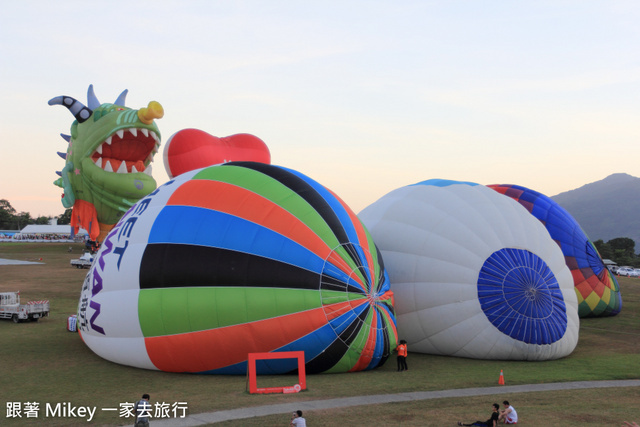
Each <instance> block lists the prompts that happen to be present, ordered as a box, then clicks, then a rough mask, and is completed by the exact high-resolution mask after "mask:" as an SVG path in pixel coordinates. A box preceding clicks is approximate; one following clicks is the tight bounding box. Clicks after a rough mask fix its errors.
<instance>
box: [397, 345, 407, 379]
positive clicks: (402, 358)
mask: <svg viewBox="0 0 640 427" xmlns="http://www.w3.org/2000/svg"><path fill="white" fill-rule="evenodd" d="M396 351H397V352H398V372H402V371H408V370H409V368H408V367H407V342H406V341H405V340H400V344H399V345H398V346H397V347H396Z"/></svg>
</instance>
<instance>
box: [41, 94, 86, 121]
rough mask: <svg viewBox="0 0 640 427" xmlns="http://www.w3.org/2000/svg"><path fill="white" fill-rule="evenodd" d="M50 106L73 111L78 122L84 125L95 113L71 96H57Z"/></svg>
mask: <svg viewBox="0 0 640 427" xmlns="http://www.w3.org/2000/svg"><path fill="white" fill-rule="evenodd" d="M49 105H63V106H65V107H67V108H68V109H69V111H71V114H73V115H74V116H75V118H76V120H77V121H78V123H82V122H84V121H85V120H87V119H88V118H89V117H91V114H93V111H92V110H91V109H89V108H87V107H85V106H84V104H83V103H82V102H80V101H78V100H76V99H75V98H72V97H70V96H56V97H55V98H52V99H50V100H49Z"/></svg>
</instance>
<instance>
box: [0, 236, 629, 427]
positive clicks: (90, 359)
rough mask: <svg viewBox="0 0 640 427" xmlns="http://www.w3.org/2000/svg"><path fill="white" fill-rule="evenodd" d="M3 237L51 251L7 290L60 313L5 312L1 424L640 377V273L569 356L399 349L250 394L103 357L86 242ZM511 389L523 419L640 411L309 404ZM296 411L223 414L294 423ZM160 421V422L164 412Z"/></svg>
mask: <svg viewBox="0 0 640 427" xmlns="http://www.w3.org/2000/svg"><path fill="white" fill-rule="evenodd" d="M68 247H69V245H68V244H55V243H49V244H34V243H31V244H29V243H24V244H22V243H0V258H9V259H16V260H31V261H35V260H39V259H40V258H42V262H43V263H44V265H15V266H13V265H8V266H0V292H5V291H18V290H19V291H20V292H21V297H22V299H23V302H25V301H27V300H40V299H48V300H50V303H51V315H50V316H49V317H48V318H45V319H42V320H41V321H39V322H29V323H20V324H13V323H12V322H10V321H6V320H4V321H0V340H1V341H0V343H1V345H0V369H1V372H2V373H1V374H0V401H1V402H2V405H3V408H5V409H3V410H2V412H0V425H9V426H12V425H36V424H37V425H43V424H45V425H130V424H132V422H131V419H127V418H122V417H120V416H119V414H118V412H112V411H102V410H101V408H119V407H120V404H122V403H125V402H133V401H135V400H136V399H137V398H139V396H140V395H141V394H142V393H143V392H147V393H150V394H151V397H152V399H151V400H152V402H165V403H168V404H173V403H177V402H186V403H187V405H186V406H187V407H188V413H190V414H197V413H200V412H210V411H216V410H222V409H232V408H241V407H249V406H260V405H267V404H276V403H291V410H295V409H296V402H300V401H306V400H317V399H330V398H339V397H347V396H358V395H368V394H384V393H400V392H410V391H428V390H442V389H455V388H468V387H493V386H497V385H498V376H499V373H500V370H503V372H504V375H505V381H506V383H507V385H518V384H531V383H547V382H564V381H588V380H615V379H639V378H640V279H636V278H621V279H620V285H621V288H622V296H623V310H622V312H621V313H620V314H619V315H618V316H615V317H611V318H602V319H582V320H581V326H580V340H579V343H578V346H577V348H576V350H575V351H574V352H573V353H572V354H571V355H570V356H569V357H566V358H564V359H561V360H556V361H546V362H513V361H484V360H469V359H459V358H451V357H438V356H429V355H420V354H414V353H409V358H408V363H409V368H410V371H408V372H407V373H397V372H396V371H395V360H390V361H389V362H388V363H387V364H386V365H385V366H383V367H382V368H379V369H377V370H374V371H369V372H361V373H352V374H333V375H314V376H309V377H308V378H307V385H308V391H305V392H303V393H299V394H293V395H265V396H256V395H249V394H248V393H246V392H245V385H246V384H245V378H244V377H243V376H242V377H238V376H204V375H188V374H169V373H163V372H155V371H146V370H141V369H134V368H130V367H126V366H120V365H117V364H113V363H111V362H108V361H106V360H104V359H101V358H100V357H98V356H96V355H95V354H93V353H92V352H91V350H89V349H88V348H87V347H86V346H85V345H84V344H83V343H82V341H81V340H80V339H79V337H78V335H77V334H75V333H72V332H68V331H67V330H66V320H67V317H68V316H69V315H71V314H74V313H75V312H76V308H77V299H78V296H79V294H80V288H81V286H82V281H83V279H84V276H85V274H86V273H87V271H88V270H78V269H75V268H72V267H70V265H69V261H70V260H71V259H73V258H77V257H78V256H79V255H80V254H81V249H82V246H81V245H73V247H74V252H73V253H68V252H67V249H68ZM295 381H296V377H282V376H280V377H260V379H259V384H260V386H270V385H291V384H293V383H295ZM504 399H508V400H510V401H511V403H512V404H513V405H514V407H516V408H517V409H518V413H519V414H520V417H521V422H519V423H518V424H519V425H527V426H545V425H557V426H585V425H594V426H595V425H600V426H602V425H611V426H619V425H621V424H622V421H624V420H636V421H638V422H640V388H638V387H626V388H608V389H594V390H570V391H558V392H544V393H543V392H539V393H519V394H514V395H511V396H502V395H497V396H482V397H465V398H455V399H438V400H430V401H418V402H410V403H394V404H384V405H368V406H360V407H350V408H343V409H335V410H325V411H312V412H309V413H305V418H307V422H308V425H310V426H333V425H362V426H370V425H371V426H375V425H394V426H397V425H407V426H414V425H415V426H432V425H433V426H435V425H439V426H440V425H455V424H456V422H457V421H458V420H467V422H471V421H474V420H476V419H486V418H487V417H488V414H489V411H490V405H491V403H493V402H498V403H499V402H501V401H502V400H504ZM26 402H36V403H38V404H39V413H38V415H39V416H38V418H27V417H26V415H25V414H24V413H23V417H22V418H13V417H7V416H6V415H7V409H6V408H7V405H13V404H14V403H20V404H22V405H25V403H26ZM67 402H70V403H71V404H72V405H74V406H90V407H97V408H98V410H97V411H96V414H95V416H94V419H93V420H92V421H91V423H87V422H86V421H85V420H84V419H81V418H71V417H68V418H62V417H59V416H55V417H53V416H49V417H46V416H45V415H46V414H45V408H46V405H47V404H48V405H50V406H53V405H55V404H57V403H67ZM288 422H289V413H285V414H282V415H281V416H280V415H278V416H268V417H261V418H257V419H249V420H238V421H235V422H232V421H230V422H226V423H221V424H217V425H243V426H245V425H248V426H271V425H281V426H282V425H288ZM152 425H153V422H152Z"/></svg>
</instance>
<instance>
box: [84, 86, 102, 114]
mask: <svg viewBox="0 0 640 427" xmlns="http://www.w3.org/2000/svg"><path fill="white" fill-rule="evenodd" d="M87 101H88V103H89V108H91V109H92V110H95V109H96V108H98V107H99V106H100V105H101V104H100V101H98V97H97V96H96V93H95V92H94V91H93V85H89V90H87Z"/></svg>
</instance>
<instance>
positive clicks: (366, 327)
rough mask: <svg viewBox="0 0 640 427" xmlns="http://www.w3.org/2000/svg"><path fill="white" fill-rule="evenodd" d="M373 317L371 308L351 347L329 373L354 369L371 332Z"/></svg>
mask: <svg viewBox="0 0 640 427" xmlns="http://www.w3.org/2000/svg"><path fill="white" fill-rule="evenodd" d="M372 318H373V310H369V313H368V314H367V316H366V318H365V320H364V322H363V323H361V324H360V325H359V326H358V333H357V335H356V337H355V338H354V340H353V341H352V342H351V343H350V344H349V349H348V350H347V351H346V352H345V353H344V355H343V356H342V358H340V360H339V361H338V363H336V364H335V366H333V367H332V368H331V369H329V370H328V371H326V372H327V373H334V372H335V373H339V372H346V371H349V370H350V369H352V368H353V367H354V366H355V365H356V364H357V363H358V360H360V357H361V356H362V351H363V350H364V348H365V345H366V344H367V338H368V337H369V333H370V332H371V322H372Z"/></svg>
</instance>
